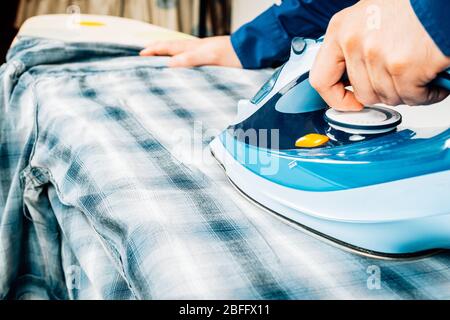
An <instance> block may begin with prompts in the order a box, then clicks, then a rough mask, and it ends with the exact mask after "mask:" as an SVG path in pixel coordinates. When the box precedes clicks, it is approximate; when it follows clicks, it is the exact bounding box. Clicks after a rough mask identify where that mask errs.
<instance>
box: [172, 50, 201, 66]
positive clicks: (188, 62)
mask: <svg viewBox="0 0 450 320" xmlns="http://www.w3.org/2000/svg"><path fill="white" fill-rule="evenodd" d="M205 64H210V63H209V61H207V60H205V57H204V56H203V55H202V54H201V53H200V52H197V51H196V50H195V51H187V52H185V53H182V54H179V55H176V56H174V57H172V58H171V59H170V60H169V63H168V65H169V67H171V68H188V67H198V66H202V65H205Z"/></svg>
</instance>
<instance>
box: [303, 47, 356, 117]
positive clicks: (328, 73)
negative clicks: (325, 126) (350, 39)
mask: <svg viewBox="0 0 450 320" xmlns="http://www.w3.org/2000/svg"><path fill="white" fill-rule="evenodd" d="M345 70H346V64H345V58H344V55H343V53H342V50H341V49H340V47H339V45H338V44H337V42H336V41H335V40H334V39H330V40H328V41H327V39H325V42H324V44H323V46H322V48H321V50H320V51H319V53H318V55H317V58H316V61H315V63H314V66H313V68H312V70H311V74H310V82H311V85H312V86H313V88H315V89H316V90H317V92H318V93H319V94H320V95H321V96H322V98H323V99H324V100H325V102H326V103H327V104H328V105H329V106H330V107H332V108H335V109H337V110H342V111H359V110H361V109H362V108H363V105H362V104H361V103H360V102H358V100H357V99H356V97H355V95H354V94H353V92H351V91H349V90H346V89H345V85H344V83H343V82H342V81H341V78H342V76H343V74H344V72H345Z"/></svg>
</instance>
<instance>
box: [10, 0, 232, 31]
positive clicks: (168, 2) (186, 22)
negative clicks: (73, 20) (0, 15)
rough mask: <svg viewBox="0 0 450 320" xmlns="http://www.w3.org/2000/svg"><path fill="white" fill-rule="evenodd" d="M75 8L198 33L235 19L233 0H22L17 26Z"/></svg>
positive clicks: (221, 28)
mask: <svg viewBox="0 0 450 320" xmlns="http://www.w3.org/2000/svg"><path fill="white" fill-rule="evenodd" d="M74 10H79V11H80V13H86V14H102V15H113V16H119V17H125V18H130V19H136V20H141V21H145V22H148V23H152V24H155V25H159V26H162V27H165V28H168V29H172V30H176V31H181V32H184V33H189V34H193V35H197V36H198V35H200V36H206V35H220V34H227V33H228V32H229V29H230V20H231V19H230V16H231V14H230V11H231V1H230V0H219V1H217V0H20V5H19V9H18V12H17V19H16V26H18V27H19V26H20V25H21V24H22V23H23V22H24V21H25V20H26V19H28V18H29V17H32V16H36V15H42V14H52V13H73V11H74ZM200 33H202V34H200Z"/></svg>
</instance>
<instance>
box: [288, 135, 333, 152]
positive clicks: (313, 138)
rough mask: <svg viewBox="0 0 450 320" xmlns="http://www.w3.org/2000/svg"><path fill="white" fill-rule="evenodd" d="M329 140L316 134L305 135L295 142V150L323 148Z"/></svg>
mask: <svg viewBox="0 0 450 320" xmlns="http://www.w3.org/2000/svg"><path fill="white" fill-rule="evenodd" d="M329 140H330V138H328V137H327V136H324V135H322V134H317V133H311V134H307V135H306V136H304V137H301V138H299V139H298V140H297V141H296V142H295V146H296V147H297V148H317V147H320V146H323V145H324V144H325V143H327V142H328V141H329Z"/></svg>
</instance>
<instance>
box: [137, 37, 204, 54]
mask: <svg viewBox="0 0 450 320" xmlns="http://www.w3.org/2000/svg"><path fill="white" fill-rule="evenodd" d="M196 41H198V40H177V41H155V42H152V43H150V44H148V46H147V48H145V49H144V50H142V51H141V52H140V55H141V56H144V57H146V56H174V55H177V54H180V53H183V52H185V51H186V50H189V49H191V48H192V47H193V46H194V45H195V43H196Z"/></svg>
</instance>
